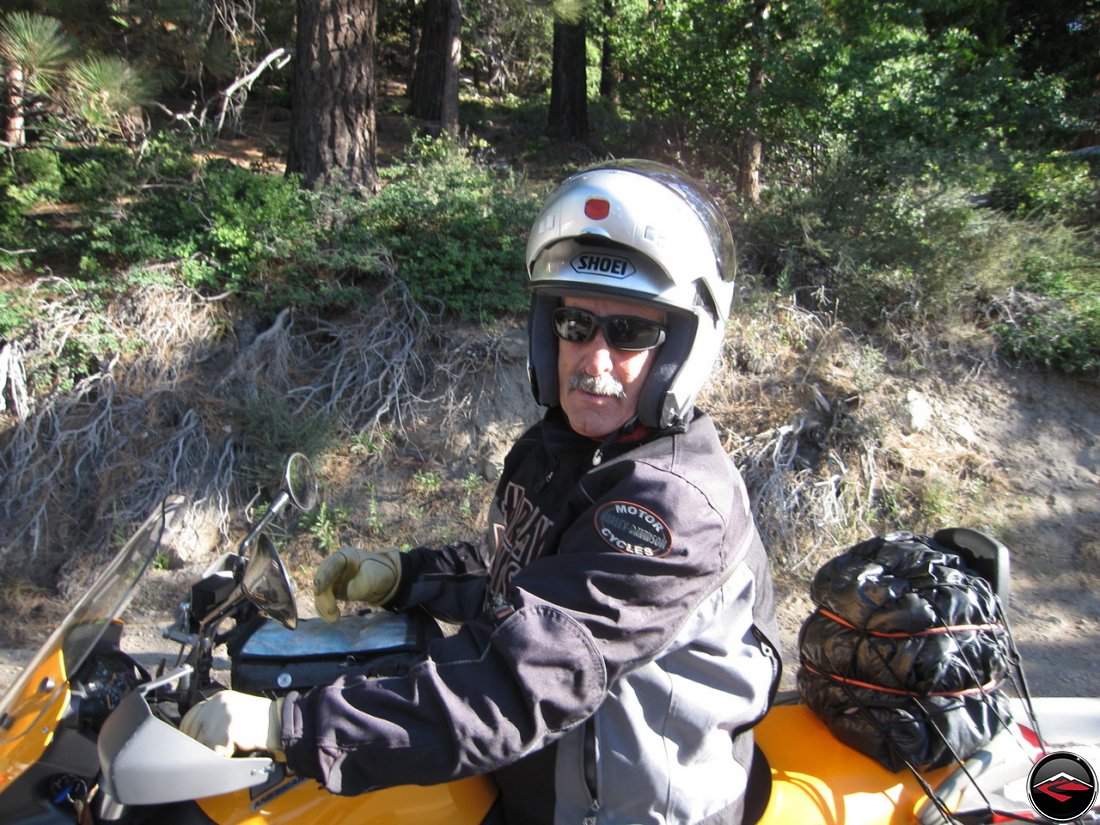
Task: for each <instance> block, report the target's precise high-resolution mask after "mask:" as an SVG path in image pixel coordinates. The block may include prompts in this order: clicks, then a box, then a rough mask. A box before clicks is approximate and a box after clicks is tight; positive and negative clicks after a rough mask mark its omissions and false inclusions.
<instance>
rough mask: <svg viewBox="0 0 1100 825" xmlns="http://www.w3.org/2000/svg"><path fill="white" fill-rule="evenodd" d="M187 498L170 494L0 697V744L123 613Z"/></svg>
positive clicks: (176, 525) (27, 722)
mask: <svg viewBox="0 0 1100 825" xmlns="http://www.w3.org/2000/svg"><path fill="white" fill-rule="evenodd" d="M187 504H188V502H187V499H186V498H184V497H183V496H176V495H173V496H168V497H167V498H165V500H164V501H163V502H162V503H161V505H160V507H158V508H157V510H156V512H154V513H153V514H152V515H151V516H149V518H148V519H146V520H145V523H144V524H142V525H141V527H140V528H139V529H138V531H137V532H136V533H135V534H134V536H133V537H132V538H131V539H130V540H129V541H128V542H126V544H125V546H124V547H123V548H122V549H121V550H119V551H118V553H117V554H116V555H115V557H114V558H113V559H112V560H111V563H110V564H109V565H108V567H107V569H106V570H104V571H103V572H102V573H101V574H100V576H99V578H98V579H96V581H95V583H94V584H93V585H92V586H91V587H90V588H88V592H86V593H85V594H84V596H83V597H82V598H81V599H80V601H79V602H77V604H76V606H75V607H74V608H73V609H72V610H71V611H70V612H69V615H68V616H66V617H65V620H64V621H63V622H62V623H61V624H60V626H59V627H58V628H57V629H56V630H55V631H54V632H53V634H51V636H50V638H49V639H47V640H46V643H45V644H43V645H42V647H41V649H39V651H38V653H37V654H36V655H35V657H34V659H32V660H31V662H30V663H29V664H28V665H27V666H26V667H25V668H24V669H23V672H22V673H21V674H20V675H19V678H18V679H16V681H15V683H14V684H13V685H12V686H11V687H10V688H9V689H8V691H7V693H5V694H4V698H3V700H0V745H2V744H4V743H6V742H10V741H12V740H13V739H16V738H18V737H20V736H22V735H23V734H24V733H25V732H27V731H28V730H30V729H31V728H32V727H34V726H35V724H36V722H37V720H38V718H39V716H40V715H41V714H42V713H44V712H45V711H46V710H48V709H49V708H50V707H52V706H54V705H55V700H56V697H57V694H58V692H59V691H61V690H64V689H65V684H66V680H67V679H68V678H69V676H70V675H71V674H73V673H75V672H76V671H77V670H78V669H79V668H80V665H81V664H82V663H83V662H84V660H85V659H86V658H87V657H88V655H89V654H90V653H91V652H92V650H94V649H95V646H96V644H97V643H98V642H99V639H100V638H101V637H102V635H103V633H104V631H105V630H106V629H107V627H108V626H109V625H110V623H111V622H112V621H113V620H115V619H117V618H118V617H119V616H121V615H122V612H123V611H124V610H125V609H126V606H127V605H128V604H129V603H130V600H131V599H132V598H133V596H134V593H135V592H136V590H137V584H138V582H139V581H140V580H141V577H142V574H144V573H145V571H146V569H147V568H148V567H149V564H150V563H151V562H152V561H153V559H155V558H156V556H157V552H158V550H159V549H160V547H161V546H162V545H163V544H166V543H168V542H169V541H170V539H171V538H172V537H173V536H174V535H177V534H178V532H179V530H180V528H181V527H182V525H183V522H184V516H185V515H186V513H187Z"/></svg>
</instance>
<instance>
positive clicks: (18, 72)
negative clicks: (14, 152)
mask: <svg viewBox="0 0 1100 825" xmlns="http://www.w3.org/2000/svg"><path fill="white" fill-rule="evenodd" d="M23 89H24V83H23V70H22V69H20V68H19V67H18V66H12V67H11V69H9V70H8V120H7V123H6V124H4V140H5V142H6V143H7V144H8V145H9V146H22V145H23V144H24V143H26V142H27V131H26V122H25V120H24V118H23Z"/></svg>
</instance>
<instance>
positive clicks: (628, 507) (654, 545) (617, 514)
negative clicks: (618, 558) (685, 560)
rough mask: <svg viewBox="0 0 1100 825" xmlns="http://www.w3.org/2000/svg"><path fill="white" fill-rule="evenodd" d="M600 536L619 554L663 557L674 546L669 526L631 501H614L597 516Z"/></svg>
mask: <svg viewBox="0 0 1100 825" xmlns="http://www.w3.org/2000/svg"><path fill="white" fill-rule="evenodd" d="M595 523H596V532H598V533H599V534H600V538H602V539H603V540H604V541H606V542H607V543H608V544H610V545H611V546H612V547H614V548H615V549H616V550H618V551H619V552H620V553H631V554H633V555H635V556H655V557H660V556H664V555H666V554H667V553H668V551H669V550H670V549H671V548H672V534H671V533H669V531H668V525H667V524H665V522H664V520H663V519H661V517H660V516H658V515H657V514H655V513H654V512H653V511H652V510H648V509H646V508H645V507H642V506H641V505H639V504H631V503H630V502H629V501H611V502H608V503H607V504H604V505H602V506H601V507H600V508H599V509H598V510H597V511H596V516H595Z"/></svg>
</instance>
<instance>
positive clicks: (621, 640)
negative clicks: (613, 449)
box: [512, 457, 756, 682]
mask: <svg viewBox="0 0 1100 825" xmlns="http://www.w3.org/2000/svg"><path fill="white" fill-rule="evenodd" d="M723 458H724V457H723ZM732 478H733V476H732V469H731V476H730V480H731V481H732ZM585 486H586V485H582V488H581V492H582V494H584V493H585ZM588 486H591V485H588ZM710 488H711V489H712V490H713V489H715V485H710ZM737 488H739V485H737V487H734V486H726V485H725V484H724V483H723V484H721V485H719V486H718V489H722V490H723V494H722V495H720V496H716V495H712V494H710V493H708V492H707V491H706V490H704V489H703V488H701V487H700V486H697V485H696V484H695V483H694V482H692V481H691V480H689V479H686V478H684V477H682V476H679V475H676V474H673V473H670V472H667V471H665V470H663V469H661V468H655V467H649V466H646V465H636V466H633V467H631V468H630V471H629V472H625V471H624V472H623V474H622V477H621V478H620V479H619V480H617V481H616V482H615V483H613V484H611V485H610V486H609V487H606V488H604V491H603V492H602V494H599V495H596V494H591V495H590V497H589V501H590V506H589V507H588V509H587V510H586V511H585V512H584V513H583V514H582V516H581V517H580V518H578V519H577V520H576V521H575V522H574V524H573V526H572V527H571V528H570V529H569V530H568V531H567V532H566V533H565V534H564V535H563V536H562V538H561V541H560V543H559V545H558V551H557V553H556V554H555V555H553V556H549V557H546V558H542V559H540V560H539V561H538V562H536V563H535V564H532V565H530V566H528V567H526V568H524V569H523V570H521V571H519V572H518V573H517V574H516V575H515V577H514V578H513V580H512V585H513V588H514V589H515V591H516V593H517V597H518V598H520V599H521V600H522V599H523V598H524V595H525V594H529V595H530V596H531V597H533V598H536V599H544V600H547V601H550V602H552V603H554V604H556V605H558V606H559V607H560V608H562V609H563V610H565V611H567V612H568V613H569V615H571V616H572V617H573V618H575V619H576V620H577V621H578V622H580V623H581V624H582V625H583V626H584V627H585V629H586V630H587V631H588V633H589V634H590V635H591V636H592V638H593V639H595V640H596V642H597V644H598V646H599V649H600V653H601V655H602V657H603V660H604V663H605V666H606V668H607V671H608V680H609V681H610V682H614V681H615V680H616V679H617V678H618V677H619V676H620V675H622V673H623V672H625V671H628V670H630V669H632V668H633V667H634V666H636V665H637V664H638V663H641V662H646V661H650V660H652V659H655V658H657V657H659V656H660V655H661V654H662V653H663V652H664V651H665V650H666V649H667V648H668V646H669V645H670V644H671V643H672V642H673V640H674V639H675V638H676V637H677V636H678V635H679V634H680V632H681V631H682V630H683V629H684V628H685V626H686V625H687V623H688V622H689V621H691V620H692V617H693V616H694V615H695V610H696V608H697V607H698V606H699V604H700V603H701V602H702V601H703V600H704V599H705V598H706V597H707V596H708V595H710V594H711V593H712V592H713V591H715V590H716V589H717V588H718V587H719V586H720V585H721V584H722V583H723V582H724V581H725V579H726V577H727V576H728V575H729V574H730V573H731V572H732V571H733V569H734V568H735V567H736V565H738V564H740V563H741V562H742V560H743V559H744V557H745V554H746V553H747V551H748V548H749V546H750V544H751V542H752V540H753V537H754V536H755V535H756V533H755V528H754V526H753V522H752V516H751V514H750V512H749V510H748V506H747V502H740V501H739V497H738V496H737V495H736V493H735V492H734V490H735V489H737ZM731 503H732V504H733V507H732V508H731V506H730V505H731ZM742 503H743V504H744V506H740V505H741V504H742ZM662 541H666V542H667V543H666V544H664V545H662Z"/></svg>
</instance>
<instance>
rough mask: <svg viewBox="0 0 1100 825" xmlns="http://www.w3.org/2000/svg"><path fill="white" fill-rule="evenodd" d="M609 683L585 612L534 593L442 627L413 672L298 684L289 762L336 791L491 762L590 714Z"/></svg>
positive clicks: (290, 705) (289, 726) (451, 774)
mask: <svg viewBox="0 0 1100 825" xmlns="http://www.w3.org/2000/svg"><path fill="white" fill-rule="evenodd" d="M606 688H607V681H606V674H605V671H604V668H603V662H602V659H601V657H600V653H599V650H598V649H597V647H596V645H595V644H594V642H593V640H592V638H591V637H590V636H589V634H588V633H587V632H586V631H585V630H584V628H583V627H581V626H580V625H579V624H578V623H577V622H576V621H575V620H573V619H572V618H571V617H570V616H568V615H567V614H566V613H564V612H563V611H561V610H558V609H557V608H555V607H554V606H553V605H549V604H540V603H536V602H533V601H532V602H531V603H530V604H528V605H526V606H524V607H523V608H521V609H519V610H516V611H514V612H512V613H510V614H509V615H507V616H505V617H504V618H503V619H502V620H501V621H499V622H497V623H492V622H488V621H481V620H479V621H477V622H474V623H471V624H467V625H465V626H464V627H463V628H462V629H461V630H460V631H459V633H458V634H457V635H455V636H450V637H446V638H444V639H439V640H437V641H436V642H434V643H433V644H432V646H431V648H430V650H429V656H428V657H427V658H426V659H425V660H423V661H421V662H419V663H417V664H416V665H414V666H413V668H411V669H410V672H409V673H408V674H407V676H405V677H402V678H389V679H366V678H363V677H350V678H345V679H340V680H338V681H337V682H336V683H335V684H333V685H331V686H329V687H322V688H315V689H313V690H311V691H309V692H308V693H305V694H296V693H291V694H288V696H287V698H286V700H285V702H284V705H283V717H282V736H283V746H284V749H285V753H286V759H287V764H288V765H289V766H290V767H291V769H292V770H294V771H295V772H296V773H301V774H305V775H307V776H312V777H314V778H316V779H319V780H320V781H321V782H322V783H323V784H324V785H325V787H326V788H328V789H329V790H330V791H332V792H333V793H341V794H356V793H362V792H364V791H368V790H373V789H376V788H382V787H389V786H392V785H400V784H410V783H412V784H423V785H430V784H436V783H439V782H445V781H448V780H452V779H456V778H459V777H463V776H470V775H473V774H483V773H488V772H491V771H493V770H495V769H496V768H498V767H500V766H501V765H503V764H507V763H509V762H511V761H514V760H515V759H517V758H519V757H520V756H522V755H523V754H524V753H525V752H527V751H528V750H529V749H530V748H531V747H532V746H537V745H538V744H540V743H544V742H549V741H551V740H553V739H555V738H556V737H558V736H560V735H561V734H562V733H564V732H565V731H567V730H569V729H570V728H572V727H573V726H575V725H577V724H579V723H580V722H582V721H583V720H584V719H587V718H588V717H589V716H590V715H591V714H592V713H594V712H595V710H596V708H597V707H599V704H600V702H601V700H602V699H603V696H604V694H605V691H606Z"/></svg>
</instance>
